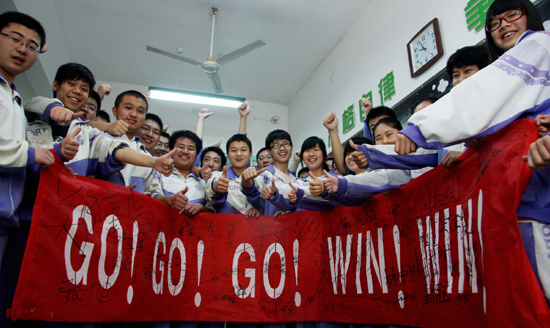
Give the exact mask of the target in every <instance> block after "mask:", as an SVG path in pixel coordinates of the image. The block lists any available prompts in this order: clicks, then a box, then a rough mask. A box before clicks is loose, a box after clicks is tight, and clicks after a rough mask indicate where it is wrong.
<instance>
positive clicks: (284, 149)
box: [269, 140, 292, 163]
mask: <svg viewBox="0 0 550 328" xmlns="http://www.w3.org/2000/svg"><path fill="white" fill-rule="evenodd" d="M269 148H270V149H271V157H273V162H276V163H288V161H289V160H290V156H292V145H291V144H290V141H288V140H275V141H274V142H272V143H271V145H269Z"/></svg>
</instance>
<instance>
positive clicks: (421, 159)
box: [352, 145, 439, 170]
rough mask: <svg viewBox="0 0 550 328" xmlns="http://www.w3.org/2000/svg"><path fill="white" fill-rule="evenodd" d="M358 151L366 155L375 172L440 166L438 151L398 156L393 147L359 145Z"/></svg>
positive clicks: (425, 150) (420, 151)
mask: <svg viewBox="0 0 550 328" xmlns="http://www.w3.org/2000/svg"><path fill="white" fill-rule="evenodd" d="M352 147H353V145H352ZM357 150H358V151H360V152H361V153H363V154H364V155H365V157H366V158H367V166H368V167H369V168H371V169H373V170H378V169H402V170H415V169H420V168H423V167H427V166H431V167H435V166H437V165H438V164H439V161H438V157H439V154H438V153H439V151H437V150H429V149H423V150H419V151H418V152H416V153H414V154H410V155H408V156H401V155H398V154H397V153H396V152H395V151H394V146H393V145H376V146H374V145H357Z"/></svg>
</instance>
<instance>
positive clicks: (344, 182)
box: [336, 170, 411, 197]
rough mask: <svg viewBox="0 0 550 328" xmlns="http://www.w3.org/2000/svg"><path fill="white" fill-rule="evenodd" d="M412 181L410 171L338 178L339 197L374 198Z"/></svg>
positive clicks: (372, 173) (379, 171)
mask: <svg viewBox="0 0 550 328" xmlns="http://www.w3.org/2000/svg"><path fill="white" fill-rule="evenodd" d="M409 181H411V173H410V172H409V171H408V170H378V171H372V172H365V173H361V174H358V175H348V176H345V177H343V178H338V183H337V186H336V188H337V191H336V193H337V194H338V195H342V196H346V197H372V196H374V195H376V194H379V193H381V192H385V191H388V190H392V189H396V188H399V187H400V186H402V185H404V184H406V183H408V182H409Z"/></svg>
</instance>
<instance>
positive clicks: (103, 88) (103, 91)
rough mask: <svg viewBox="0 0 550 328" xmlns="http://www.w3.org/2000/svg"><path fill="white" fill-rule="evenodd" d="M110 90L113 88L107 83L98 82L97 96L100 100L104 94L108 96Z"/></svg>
mask: <svg viewBox="0 0 550 328" xmlns="http://www.w3.org/2000/svg"><path fill="white" fill-rule="evenodd" d="M111 90H113V88H111V86H110V85H108V84H105V83H104V84H100V85H99V87H97V94H98V95H99V98H100V99H101V101H103V98H105V96H108V95H110V94H111Z"/></svg>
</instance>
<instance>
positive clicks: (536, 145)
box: [523, 135, 550, 169]
mask: <svg viewBox="0 0 550 328" xmlns="http://www.w3.org/2000/svg"><path fill="white" fill-rule="evenodd" d="M523 161H525V162H527V165H529V167H530V168H532V169H543V168H545V167H547V166H548V165H549V164H550V135H545V136H544V137H542V138H539V139H537V141H535V142H533V143H532V144H531V146H529V152H528V153H527V155H525V156H523Z"/></svg>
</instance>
